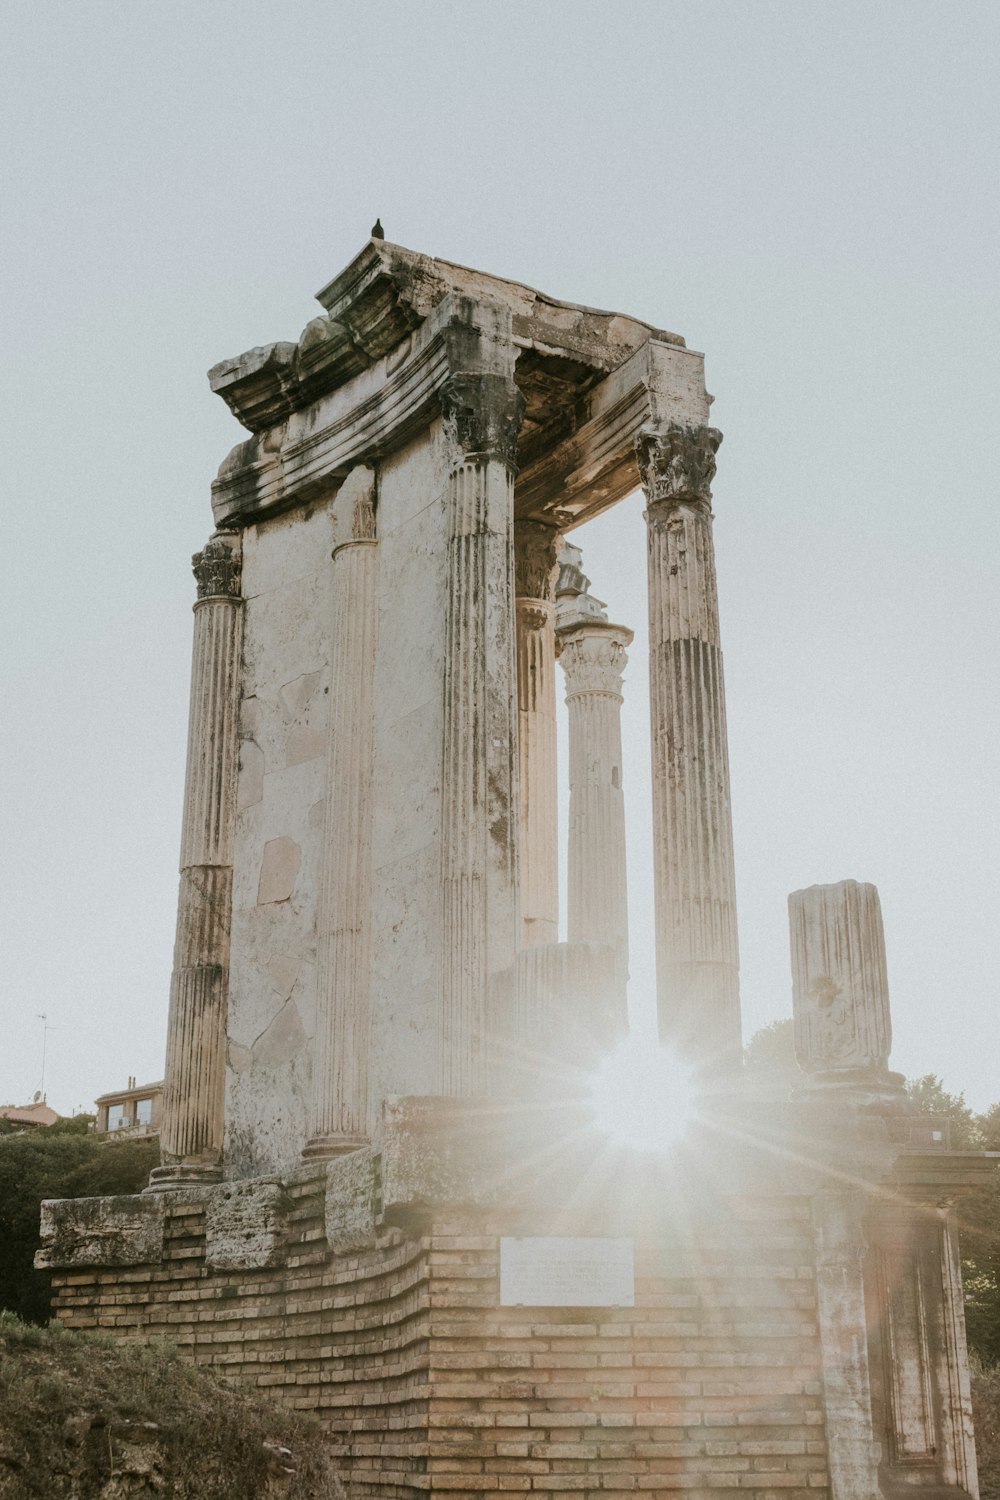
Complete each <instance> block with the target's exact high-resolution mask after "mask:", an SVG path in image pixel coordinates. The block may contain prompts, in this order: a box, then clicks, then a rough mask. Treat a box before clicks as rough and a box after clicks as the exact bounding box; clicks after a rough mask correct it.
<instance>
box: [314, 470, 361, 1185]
mask: <svg viewBox="0 0 1000 1500" xmlns="http://www.w3.org/2000/svg"><path fill="white" fill-rule="evenodd" d="M376 504H377V486H376V482H375V474H374V471H373V470H372V469H370V468H366V467H362V468H360V469H358V470H354V471H353V472H352V473H351V474H349V475H348V477H347V479H346V480H345V481H344V484H343V485H342V487H341V490H340V493H339V494H338V496H337V506H336V510H337V514H338V522H337V536H338V539H339V540H338V544H337V545H336V546H335V547H334V550H333V570H334V584H333V601H334V618H333V625H332V632H331V634H332V661H333V669H332V672H331V682H330V687H331V714H330V728H329V735H328V745H327V756H328V760H327V803H326V819H325V825H324V831H323V864H322V868H321V873H320V891H319V914H318V937H319V946H318V990H317V1033H316V1040H317V1049H316V1051H317V1067H316V1070H315V1076H314V1082H313V1101H312V1114H311V1123H310V1133H309V1140H308V1142H307V1143H306V1144H305V1146H304V1148H303V1154H304V1155H305V1156H306V1157H322V1156H331V1155H335V1154H336V1153H337V1152H340V1151H345V1150H346V1151H351V1150H354V1149H355V1148H356V1147H357V1146H358V1145H359V1144H360V1143H361V1142H363V1141H364V1140H365V1139H366V1137H367V1134H368V1072H369V1058H368V1051H369V1035H370V1030H371V1022H370V1018H371V983H372V973H371V937H372V800H373V787H372V762H373V756H374V744H375V719H374V711H373V710H374V676H375V638H376V631H377V627H378V617H377V611H376V606H377V595H376V584H377V579H378V552H377V544H376V539H375V532H376V519H375V508H376Z"/></svg>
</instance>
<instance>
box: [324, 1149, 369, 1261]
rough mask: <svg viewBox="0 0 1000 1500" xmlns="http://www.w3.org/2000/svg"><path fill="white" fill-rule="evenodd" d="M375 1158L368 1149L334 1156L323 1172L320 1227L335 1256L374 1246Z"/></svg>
mask: <svg viewBox="0 0 1000 1500" xmlns="http://www.w3.org/2000/svg"><path fill="white" fill-rule="evenodd" d="M378 1168H379V1159H378V1157H377V1156H376V1154H375V1153H374V1152H373V1151H371V1150H368V1149H362V1150H359V1151H351V1152H349V1153H347V1154H346V1155H343V1156H338V1157H336V1158H335V1159H334V1160H333V1161H331V1162H330V1163H329V1164H328V1166H327V1169H326V1206H325V1210H324V1224H325V1228H326V1238H327V1243H328V1244H329V1246H330V1249H331V1250H333V1251H334V1252H335V1253H337V1254H341V1253H344V1252H346V1251H350V1250H365V1249H368V1248H369V1247H371V1246H372V1245H374V1244H375V1240H376V1230H375V1225H376V1220H377V1218H378V1216H379V1214H380V1212H381V1202H380V1197H379V1171H378Z"/></svg>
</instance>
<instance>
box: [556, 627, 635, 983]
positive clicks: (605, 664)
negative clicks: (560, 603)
mask: <svg viewBox="0 0 1000 1500" xmlns="http://www.w3.org/2000/svg"><path fill="white" fill-rule="evenodd" d="M631 640H632V631H631V630H627V629H625V627H624V626H620V625H609V624H606V623H602V622H600V621H594V622H593V623H591V624H587V625H582V626H577V627H575V628H573V627H570V628H569V629H565V630H563V629H561V630H560V632H559V660H560V662H561V664H562V667H563V671H564V673H565V677H566V704H567V707H568V709H569V858H568V878H569V890H568V910H567V916H568V928H567V937H568V938H569V941H570V942H571V943H607V944H609V945H611V946H613V947H614V948H615V949H616V950H617V951H618V953H619V954H620V955H621V968H622V972H623V974H624V972H625V970H626V968H627V954H628V887H627V880H626V871H625V800H624V792H623V790H622V736H621V705H622V693H621V685H622V673H623V671H624V669H625V664H626V662H627V661H628V657H627V654H626V647H627V646H628V645H629V643H630V642H631Z"/></svg>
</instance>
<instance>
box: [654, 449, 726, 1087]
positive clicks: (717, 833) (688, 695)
mask: <svg viewBox="0 0 1000 1500" xmlns="http://www.w3.org/2000/svg"><path fill="white" fill-rule="evenodd" d="M721 441H722V434H721V433H720V432H718V431H717V430H716V429H715V428H713V427H693V428H692V427H683V426H681V425H680V424H678V423H673V424H671V425H670V426H668V427H665V428H663V429H650V428H646V429H643V431H642V432H640V434H639V437H638V441H637V445H636V447H637V455H638V460H639V470H640V473H641V475H642V484H643V488H644V490H645V492H646V500H647V509H646V522H647V527H648V562H649V680H650V720H651V723H650V730H651V737H652V759H653V847H654V880H655V897H656V971H657V1005H658V1012H659V1022H660V1033H661V1036H663V1038H664V1039H665V1040H667V1041H669V1042H671V1043H672V1044H673V1045H674V1046H676V1047H677V1048H678V1049H679V1050H680V1051H681V1053H682V1054H683V1055H685V1056H687V1057H689V1058H690V1059H691V1060H692V1061H696V1062H698V1063H699V1064H700V1065H701V1066H702V1067H703V1068H704V1069H705V1071H706V1072H707V1073H708V1074H710V1075H711V1074H716V1075H719V1074H721V1075H723V1076H724V1075H726V1074H728V1073H730V1072H733V1071H735V1070H736V1068H738V1066H739V1059H740V1047H741V1041H740V1001H739V953H738V946H737V936H736V890H735V871H734V866H733V834H732V820H731V814H730V801H729V755H728V748H727V743H726V706H725V695H724V690H723V680H722V652H721V649H720V646H719V611H718V598H717V591H716V582H715V552H714V548H713V544H712V509H711V488H710V486H711V482H712V479H713V477H714V474H715V453H716V450H717V449H718V446H719V444H720V442H721Z"/></svg>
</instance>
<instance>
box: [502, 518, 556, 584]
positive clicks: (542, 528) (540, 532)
mask: <svg viewBox="0 0 1000 1500" xmlns="http://www.w3.org/2000/svg"><path fill="white" fill-rule="evenodd" d="M562 547H563V540H562V537H561V535H560V533H559V532H558V531H556V529H555V527H554V526H546V525H544V524H543V523H542V522H541V521H518V522H517V523H516V524H515V526H514V592H515V593H516V595H517V597H518V599H544V600H546V601H547V602H549V603H551V602H552V601H553V600H554V599H555V592H556V579H557V578H558V577H559V554H560V552H561V551H562Z"/></svg>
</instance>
